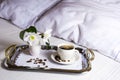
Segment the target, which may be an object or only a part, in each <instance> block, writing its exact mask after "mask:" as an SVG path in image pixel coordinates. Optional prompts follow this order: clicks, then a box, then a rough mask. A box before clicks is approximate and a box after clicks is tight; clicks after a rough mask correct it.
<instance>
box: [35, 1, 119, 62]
mask: <svg viewBox="0 0 120 80" xmlns="http://www.w3.org/2000/svg"><path fill="white" fill-rule="evenodd" d="M83 4H84V5H83ZM85 4H86V5H87V6H86V5H85ZM89 6H94V5H91V4H87V3H79V2H61V3H60V4H58V5H57V6H56V7H54V8H53V9H52V10H50V11H49V12H48V13H46V15H44V16H43V17H42V18H41V19H40V20H38V21H37V22H36V23H35V26H36V27H37V29H38V30H39V31H40V32H44V31H46V30H47V29H50V28H52V29H53V32H52V34H53V35H54V36H57V37H59V38H63V39H65V40H69V41H74V42H75V43H76V44H79V45H83V46H86V47H88V48H91V49H95V50H98V51H99V52H101V53H102V54H104V55H106V56H108V57H110V58H112V59H116V60H119V61H120V37H119V34H120V19H119V16H118V15H116V14H114V13H112V10H111V13H110V11H108V12H107V10H106V11H104V10H101V8H99V6H96V7H98V8H96V9H95V8H93V7H89Z"/></svg>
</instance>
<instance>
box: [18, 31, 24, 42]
mask: <svg viewBox="0 0 120 80" xmlns="http://www.w3.org/2000/svg"><path fill="white" fill-rule="evenodd" d="M24 33H25V30H24V31H21V32H20V34H19V37H20V39H22V40H23V36H24Z"/></svg>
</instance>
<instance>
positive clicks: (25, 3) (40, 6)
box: [0, 0, 60, 28]
mask: <svg viewBox="0 0 120 80" xmlns="http://www.w3.org/2000/svg"><path fill="white" fill-rule="evenodd" d="M59 1H60V0H3V1H2V2H1V3H0V17H2V18H4V19H7V20H10V21H11V22H12V23H14V24H15V25H17V26H19V27H21V28H25V27H27V26H29V25H32V24H34V22H35V21H36V19H38V16H41V15H42V14H43V13H44V12H45V11H46V10H48V9H49V8H51V7H53V5H55V4H56V3H58V2H59Z"/></svg>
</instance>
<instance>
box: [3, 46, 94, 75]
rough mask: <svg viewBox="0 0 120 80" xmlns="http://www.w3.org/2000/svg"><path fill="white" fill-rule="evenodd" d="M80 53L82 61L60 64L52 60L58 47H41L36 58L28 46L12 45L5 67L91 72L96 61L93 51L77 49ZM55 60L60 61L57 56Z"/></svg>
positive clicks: (11, 68) (7, 51)
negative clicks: (93, 61)
mask: <svg viewBox="0 0 120 80" xmlns="http://www.w3.org/2000/svg"><path fill="white" fill-rule="evenodd" d="M75 49H76V50H78V51H79V55H80V59H79V60H77V61H76V62H75V63H73V64H69V65H66V64H59V62H58V63H56V62H55V61H54V60H52V58H51V54H53V53H56V50H57V46H50V47H49V48H48V47H47V46H44V45H42V46H41V53H40V56H38V57H34V56H31V55H30V54H29V46H28V45H11V46H10V47H8V48H7V49H6V50H5V56H6V59H5V61H4V66H5V67H6V68H7V69H9V70H31V71H32V70H36V71H41V70H45V71H59V72H75V73H82V72H86V71H90V70H91V61H92V60H94V57H95V56H94V53H93V51H92V50H90V49H87V48H82V47H76V48H75ZM55 59H56V60H57V59H59V58H58V57H57V56H56V57H55Z"/></svg>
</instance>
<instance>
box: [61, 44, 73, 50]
mask: <svg viewBox="0 0 120 80" xmlns="http://www.w3.org/2000/svg"><path fill="white" fill-rule="evenodd" d="M60 48H61V49H65V50H70V49H73V48H74V47H73V46H72V45H62V46H60Z"/></svg>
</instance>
